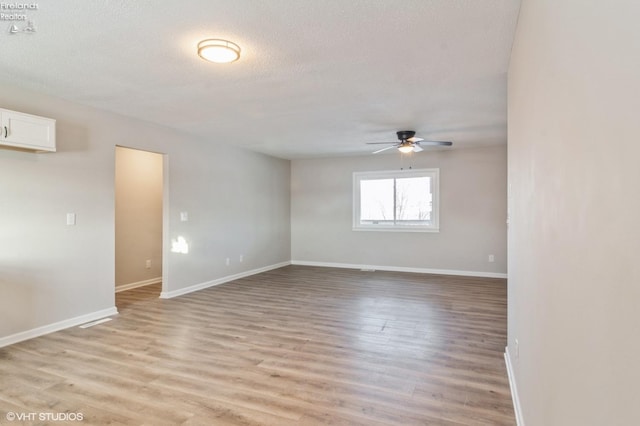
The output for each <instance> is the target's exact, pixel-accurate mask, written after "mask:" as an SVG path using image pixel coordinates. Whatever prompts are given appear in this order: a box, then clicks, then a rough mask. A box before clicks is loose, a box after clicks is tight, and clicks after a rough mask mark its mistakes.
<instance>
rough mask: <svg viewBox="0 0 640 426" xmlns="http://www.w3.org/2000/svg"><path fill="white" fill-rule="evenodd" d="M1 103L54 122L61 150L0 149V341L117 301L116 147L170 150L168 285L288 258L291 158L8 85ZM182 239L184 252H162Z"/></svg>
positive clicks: (172, 286)
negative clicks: (183, 215) (71, 220)
mask: <svg viewBox="0 0 640 426" xmlns="http://www.w3.org/2000/svg"><path fill="white" fill-rule="evenodd" d="M0 105H1V106H2V107H3V108H7V109H12V110H16V111H22V112H26V113H31V114H36V115H42V116H46V117H51V118H55V119H57V138H58V152H56V153H51V154H34V153H26V152H17V151H8V150H4V149H2V150H0V182H2V183H0V203H1V204H0V236H1V237H2V240H1V241H2V244H0V343H2V340H1V339H2V338H3V337H6V336H13V335H15V334H18V333H23V332H27V331H29V330H33V329H37V328H38V327H45V326H48V325H50V324H55V323H58V322H61V321H68V320H70V319H73V318H75V317H81V316H85V315H88V314H90V313H93V312H97V311H102V310H106V309H110V308H113V306H114V300H115V296H114V290H115V242H114V241H115V225H114V224H115V206H114V198H115V194H114V179H115V176H114V169H115V168H114V164H115V146H116V145H121V146H128V147H131V148H136V149H142V150H147V151H153V152H161V153H165V154H166V156H167V167H165V169H164V171H165V173H166V177H165V181H166V187H167V191H168V198H167V207H166V212H165V217H166V218H167V219H168V220H167V224H166V228H165V230H164V233H163V240H164V241H163V242H164V253H163V258H164V265H163V269H164V276H165V278H167V280H166V282H165V283H164V286H165V290H166V291H168V292H170V291H176V290H179V289H183V288H187V287H190V286H195V285H199V284H202V283H206V282H209V281H212V280H216V279H221V278H224V277H227V276H230V275H233V274H240V273H243V272H246V271H252V270H255V269H258V268H262V267H267V266H269V265H274V264H278V263H280V262H286V261H288V260H289V259H290V258H291V253H290V241H291V238H290V226H289V223H290V220H289V214H290V204H289V200H290V195H289V179H290V177H289V176H290V163H289V161H287V160H282V159H277V158H273V157H269V156H266V155H262V154H258V153H254V152H250V151H247V150H243V149H236V148H232V147H229V146H228V144H226V143H224V142H225V141H220V142H222V143H218V141H217V140H216V137H215V135H212V136H211V138H210V139H209V140H200V139H194V138H193V137H190V136H188V135H185V134H181V133H178V132H175V131H172V130H171V129H168V128H164V127H161V126H157V125H152V124H149V123H145V122H141V121H138V120H134V119H129V118H126V117H123V116H120V115H116V114H112V113H107V112H103V111H98V110H95V109H92V108H87V107H83V106H80V105H78V104H74V103H71V102H67V101H64V100H61V99H56V98H52V97H47V96H43V95H39V94H36V93H32V92H27V91H22V90H19V89H17V88H14V87H9V86H0ZM181 211H187V212H188V213H189V221H188V222H181V221H180V215H179V214H180V212H181ZM68 212H74V213H76V214H77V225H76V226H67V225H66V224H65V216H66V213H68ZM178 236H182V237H184V238H185V239H186V240H187V241H188V242H189V244H190V251H189V254H180V253H172V252H170V251H169V248H170V242H171V240H172V239H176V238H177V237H178ZM240 254H243V255H244V261H243V262H239V255H240ZM227 257H229V258H230V260H231V262H230V265H229V266H226V265H225V259H226V258H227ZM5 341H6V340H5Z"/></svg>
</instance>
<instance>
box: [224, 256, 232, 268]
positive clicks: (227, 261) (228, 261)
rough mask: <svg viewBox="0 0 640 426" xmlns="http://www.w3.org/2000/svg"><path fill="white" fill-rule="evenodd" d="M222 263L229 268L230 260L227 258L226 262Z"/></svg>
mask: <svg viewBox="0 0 640 426" xmlns="http://www.w3.org/2000/svg"><path fill="white" fill-rule="evenodd" d="M224 263H225V264H226V265H227V266H229V265H230V264H231V259H229V258H228V257H227V260H225V261H224Z"/></svg>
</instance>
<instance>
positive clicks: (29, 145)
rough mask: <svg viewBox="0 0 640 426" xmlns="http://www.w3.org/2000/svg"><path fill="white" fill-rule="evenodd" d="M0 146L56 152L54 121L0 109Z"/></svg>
mask: <svg viewBox="0 0 640 426" xmlns="http://www.w3.org/2000/svg"><path fill="white" fill-rule="evenodd" d="M0 122H1V124H2V127H1V128H0V130H1V133H2V134H1V135H0V145H6V146H11V147H15V148H22V149H29V150H33V151H55V150H56V120H54V119H52V118H45V117H38V116H37V115H31V114H24V113H22V112H16V111H9V110H7V109H0Z"/></svg>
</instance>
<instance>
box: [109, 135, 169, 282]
mask: <svg viewBox="0 0 640 426" xmlns="http://www.w3.org/2000/svg"><path fill="white" fill-rule="evenodd" d="M163 162H164V158H163V156H162V155H161V154H157V153H154V152H148V151H141V150H138V149H129V148H123V147H116V171H115V192H116V201H115V203H116V217H115V221H116V287H122V286H123V285H127V284H129V285H135V284H137V283H143V284H144V283H145V282H147V283H148V282H149V281H154V280H160V279H162V191H163V176H162V167H163ZM147 260H149V261H151V265H150V267H149V268H147V266H146V262H147Z"/></svg>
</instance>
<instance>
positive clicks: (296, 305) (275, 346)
mask: <svg viewBox="0 0 640 426" xmlns="http://www.w3.org/2000/svg"><path fill="white" fill-rule="evenodd" d="M159 292H160V289H159V286H148V287H144V288H140V289H135V290H130V291H127V292H123V293H119V294H118V295H117V305H118V309H119V311H120V315H118V316H116V317H114V319H113V321H110V322H106V323H104V324H100V325H97V326H94V327H91V328H87V329H80V328H77V327H76V328H73V329H68V330H64V331H61V332H57V333H53V334H50V335H47V336H43V337H40V338H37V339H33V340H30V341H26V342H22V343H19V344H16V345H13V346H10V347H6V348H3V349H0V424H4V423H3V421H4V416H5V413H6V412H8V411H12V412H17V413H20V412H26V413H31V412H37V413H39V412H54V413H57V412H71V413H82V415H83V418H84V420H83V421H82V422H76V424H93V425H102V424H114V425H116V424H128V425H129V424H140V425H142V424H145V425H164V424H167V425H227V424H229V425H316V424H340V425H367V426H369V425H515V418H514V414H513V407H512V404H511V396H510V393H509V384H508V380H507V375H506V370H505V365H504V359H503V351H504V347H505V345H506V282H505V280H501V279H487V278H469V277H451V276H442V275H423V274H409V273H391V272H362V271H356V270H346V269H345V270H343V269H329V268H316V267H303V266H288V267H285V268H281V269H277V270H273V271H270V272H266V273H263V274H259V275H254V276H252V277H248V278H244V279H240V280H237V281H234V282H232V283H227V284H223V285H220V286H217V287H212V288H209V289H206V290H202V291H199V292H196V293H191V294H188V295H185V296H181V297H178V298H175V299H170V300H162V299H158V295H159ZM16 423H17V422H16ZM54 424H61V423H59V422H58V423H54Z"/></svg>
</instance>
